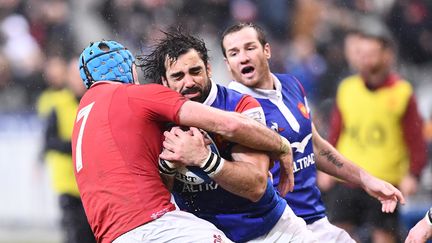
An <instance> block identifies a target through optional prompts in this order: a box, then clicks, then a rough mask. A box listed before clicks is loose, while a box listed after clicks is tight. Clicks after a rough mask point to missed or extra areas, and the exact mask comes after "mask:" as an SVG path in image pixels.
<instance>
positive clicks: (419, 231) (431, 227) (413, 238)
mask: <svg viewBox="0 0 432 243" xmlns="http://www.w3.org/2000/svg"><path fill="white" fill-rule="evenodd" d="M430 238H432V208H431V209H429V211H428V212H427V213H426V216H425V217H424V218H422V219H421V220H420V221H418V222H417V224H416V225H415V226H414V227H413V228H412V229H411V230H410V231H409V234H408V237H407V238H406V240H405V243H424V242H426V241H427V240H428V239H430Z"/></svg>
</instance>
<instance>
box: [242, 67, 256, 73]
mask: <svg viewBox="0 0 432 243" xmlns="http://www.w3.org/2000/svg"><path fill="white" fill-rule="evenodd" d="M253 71H255V68H254V67H252V66H247V67H244V68H242V69H241V73H242V74H249V73H253Z"/></svg>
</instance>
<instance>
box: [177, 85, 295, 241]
mask: <svg viewBox="0 0 432 243" xmlns="http://www.w3.org/2000/svg"><path fill="white" fill-rule="evenodd" d="M242 98H244V95H243V94H240V93H237V92H235V91H233V90H230V89H227V88H225V87H223V86H219V85H216V84H213V85H212V89H211V91H210V94H209V97H208V98H207V100H206V101H205V102H204V104H206V105H210V106H212V107H215V108H219V109H223V110H227V111H236V109H238V104H239V102H240V101H241V99H242ZM257 105H258V104H257ZM251 110H252V109H251ZM259 111H260V113H261V118H262V119H261V120H262V122H264V116H263V114H262V110H261V108H259ZM243 113H244V112H243ZM211 136H212V138H213V141H216V144H217V147H218V148H215V147H214V146H211V148H212V150H213V152H215V153H219V155H220V156H221V157H223V158H226V159H228V160H232V158H231V148H232V147H233V145H234V144H232V143H227V142H226V141H224V142H222V143H221V141H220V138H218V137H215V136H213V135H211ZM226 163H228V162H226ZM196 169H197V168H196V167H195V168H194V169H191V168H190V170H189V171H187V172H186V171H184V170H183V171H180V172H178V173H177V174H176V179H175V182H174V187H173V195H174V198H175V200H176V203H177V205H178V206H179V208H180V209H182V210H185V211H188V212H191V213H193V214H195V215H196V216H198V217H200V218H203V219H205V220H208V221H210V222H211V223H213V224H214V225H216V227H218V228H219V229H220V230H222V231H223V232H224V233H225V234H226V236H227V237H228V238H230V239H231V240H232V241H234V242H245V241H249V240H252V239H254V238H257V237H259V236H262V235H265V234H267V233H268V232H269V231H270V230H271V229H272V228H273V226H274V225H275V224H276V223H277V221H278V220H279V218H280V217H281V215H282V213H283V212H284V210H285V207H286V205H287V204H286V202H285V200H284V199H283V198H281V197H280V196H279V194H278V193H277V192H276V190H275V189H274V188H273V186H272V182H271V181H270V180H268V181H267V188H266V191H265V193H264V195H263V197H262V198H261V199H260V200H259V201H258V202H256V203H254V202H252V201H250V200H248V199H246V198H243V197H240V196H237V195H235V194H232V193H230V192H228V191H226V190H224V189H223V188H222V187H220V186H219V185H218V184H216V182H215V181H213V180H211V179H210V178H208V177H205V176H202V174H201V173H196V174H194V173H193V172H192V171H195V170H196Z"/></svg>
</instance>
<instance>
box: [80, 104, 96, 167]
mask: <svg viewBox="0 0 432 243" xmlns="http://www.w3.org/2000/svg"><path fill="white" fill-rule="evenodd" d="M93 105H94V102H93V103H91V104H90V105H87V106H86V107H84V108H82V109H81V110H80V111H79V112H78V116H77V119H76V123H77V122H79V121H80V120H81V118H83V117H84V119H83V121H82V123H81V127H80V130H79V133H78V138H77V143H76V149H75V151H76V152H75V153H76V154H75V160H76V165H75V166H76V170H77V173H78V172H79V171H80V170H81V169H82V167H83V164H82V148H81V147H82V138H83V134H84V127H85V125H86V122H87V118H88V116H89V114H90V111H91V109H92V107H93Z"/></svg>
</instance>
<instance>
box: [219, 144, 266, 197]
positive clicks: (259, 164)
mask: <svg viewBox="0 0 432 243" xmlns="http://www.w3.org/2000/svg"><path fill="white" fill-rule="evenodd" d="M231 156H232V158H233V161H226V162H227V163H224V166H223V168H222V169H221V170H220V171H219V173H218V174H216V175H215V176H213V179H214V180H215V181H216V182H217V183H218V184H219V185H220V186H222V187H223V188H224V189H225V190H227V191H229V192H231V193H233V194H236V195H238V196H241V197H245V198H247V199H249V200H251V201H253V202H257V201H258V200H260V199H261V197H262V196H263V195H264V192H265V190H266V188H267V178H268V170H269V164H270V158H269V156H268V155H267V154H265V153H263V152H260V151H257V150H253V149H249V148H246V147H244V146H241V145H236V146H235V147H233V149H232V154H231Z"/></svg>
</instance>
